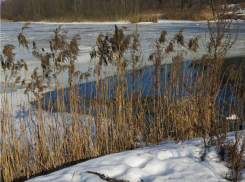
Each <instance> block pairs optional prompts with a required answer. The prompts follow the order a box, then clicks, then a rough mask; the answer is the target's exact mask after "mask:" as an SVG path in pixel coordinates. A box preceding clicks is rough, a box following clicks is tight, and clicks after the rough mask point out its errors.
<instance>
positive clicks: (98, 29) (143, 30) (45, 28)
mask: <svg viewBox="0 0 245 182" xmlns="http://www.w3.org/2000/svg"><path fill="white" fill-rule="evenodd" d="M24 23H25V22H1V50H2V48H3V46H4V45H6V44H13V45H15V46H16V50H15V53H16V56H15V58H16V60H19V59H25V61H26V62H27V65H28V67H29V73H30V74H29V76H30V75H31V73H32V71H33V70H34V69H35V68H36V67H37V66H39V67H40V62H39V61H38V60H36V59H34V58H33V56H32V54H31V51H32V42H33V41H35V42H36V45H37V48H38V49H39V50H41V49H42V48H44V49H45V50H46V51H49V40H50V39H51V37H52V36H53V35H54V32H53V31H54V30H55V29H56V28H57V27H58V26H59V25H62V30H68V38H69V39H71V37H72V36H74V35H75V34H79V35H80V36H81V38H82V40H81V41H79V44H80V47H79V48H80V55H79V56H78V61H77V62H76V69H77V70H80V71H87V69H88V67H89V62H90V54H89V53H90V51H91V49H92V46H94V45H95V44H96V39H97V36H98V35H99V34H100V33H103V34H106V33H107V32H109V33H113V31H114V29H115V28H114V25H115V24H117V25H118V27H119V28H124V32H125V34H129V33H132V32H133V31H135V30H136V26H137V29H138V32H139V33H140V39H141V49H142V57H143V58H144V62H145V64H147V65H151V64H152V63H150V62H149V61H148V56H149V54H150V53H152V52H153V51H154V48H155V40H156V39H157V38H159V36H160V33H161V31H162V30H166V31H167V32H168V34H167V38H168V39H171V38H172V37H173V36H174V34H175V33H176V32H178V31H179V29H180V28H185V30H184V36H185V40H186V41H188V40H189V39H190V38H192V37H195V36H197V35H200V36H201V40H200V41H199V44H200V47H201V48H200V49H199V52H198V53H197V54H196V55H191V54H190V55H187V57H186V58H185V59H187V60H190V59H191V58H193V57H194V56H196V57H200V56H201V55H202V54H204V53H205V52H206V50H205V49H204V48H203V46H202V45H203V42H205V34H206V33H207V32H208V28H207V22H205V21H181V20H180V21H173V20H159V23H144V22H143V23H139V24H137V25H136V24H131V23H129V22H81V23H80V22H73V23H56V22H32V23H31V25H30V28H29V29H25V30H24V35H25V36H26V38H27V40H28V42H29V47H30V48H29V51H26V50H25V51H23V48H22V47H19V43H18V41H17V35H18V34H19V33H20V32H21V28H22V26H23V24H24ZM125 27H126V28H125ZM236 28H237V23H236V22H234V23H232V25H231V34H232V35H233V36H234V35H235V33H236ZM239 28H240V33H239V37H238V39H237V41H236V43H235V45H234V46H233V47H232V49H231V50H230V51H229V52H228V53H227V57H233V56H244V55H245V53H244V43H245V23H244V22H240V25H239ZM180 49H181V48H180ZM167 62H168V63H171V62H172V59H171V56H170V57H169V58H168V60H167ZM38 71H39V72H40V73H41V69H40V70H38ZM21 74H22V76H23V75H24V72H22V73H21ZM0 75H1V78H0V81H2V82H3V78H4V73H3V71H2V70H1V74H0ZM65 80H68V78H65ZM60 81H61V80H60Z"/></svg>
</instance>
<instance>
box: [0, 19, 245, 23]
mask: <svg viewBox="0 0 245 182" xmlns="http://www.w3.org/2000/svg"><path fill="white" fill-rule="evenodd" d="M207 21H210V22H214V21H215V20H175V19H172V20H168V19H158V21H157V22H138V23H132V22H130V21H129V20H119V21H45V20H42V21H13V20H7V19H0V22H16V23H26V22H29V23H34V24H164V23H198V22H207ZM227 21H238V22H245V20H243V19H238V20H235V19H227Z"/></svg>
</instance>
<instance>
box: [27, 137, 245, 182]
mask: <svg viewBox="0 0 245 182" xmlns="http://www.w3.org/2000/svg"><path fill="white" fill-rule="evenodd" d="M234 138H235V133H234V132H233V133H229V136H228V140H234ZM202 149H203V140H202V139H201V138H196V139H190V140H187V141H185V142H179V143H177V142H173V141H166V142H163V143H161V144H160V145H157V146H150V147H144V148H139V149H136V150H132V151H126V152H121V153H116V154H110V155H107V156H103V157H99V158H96V159H92V160H89V161H86V162H83V163H80V164H77V165H74V166H72V167H69V168H65V169H62V170H60V171H57V172H54V173H51V174H48V175H45V176H40V177H36V178H33V179H30V180H28V182H32V181H33V182H38V181H40V182H41V181H50V182H51V181H52V182H53V181H59V182H66V181H67V182H68V181H69V182H70V181H83V182H95V181H98V182H99V181H101V182H102V181H104V180H102V179H101V178H100V177H99V176H98V174H93V173H88V171H90V172H95V173H100V174H104V175H106V176H108V177H110V178H116V179H118V180H120V179H121V180H125V181H130V182H142V181H143V182H163V181H188V182H191V181H193V182H196V181H203V182H204V181H208V182H211V181H213V182H217V181H220V182H221V181H227V180H226V179H225V177H226V174H227V173H228V171H229V169H228V168H227V167H226V162H223V161H221V160H220V158H219V155H218V153H217V151H216V150H215V148H214V147H213V148H210V150H209V152H208V154H207V156H206V157H205V160H204V161H201V159H200V153H201V151H202ZM242 177H243V179H245V169H243V171H242Z"/></svg>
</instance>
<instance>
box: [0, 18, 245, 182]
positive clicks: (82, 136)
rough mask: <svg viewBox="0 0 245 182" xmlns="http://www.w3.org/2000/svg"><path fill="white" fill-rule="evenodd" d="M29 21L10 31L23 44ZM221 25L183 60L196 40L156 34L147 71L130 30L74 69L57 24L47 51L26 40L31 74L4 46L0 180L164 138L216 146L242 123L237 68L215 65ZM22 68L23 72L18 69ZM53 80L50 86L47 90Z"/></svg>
mask: <svg viewBox="0 0 245 182" xmlns="http://www.w3.org/2000/svg"><path fill="white" fill-rule="evenodd" d="M29 26H30V25H29V24H26V25H25V26H24V27H23V29H22V32H21V33H20V34H19V35H18V40H19V43H20V46H23V50H26V49H28V48H29V47H30V45H29V43H28V41H27V40H26V38H25V32H24V30H25V28H28V27H29ZM229 31H230V22H227V21H223V20H217V21H216V22H215V23H214V24H210V23H209V38H207V39H206V41H204V45H205V47H206V49H207V52H206V54H205V55H203V56H202V58H201V59H200V60H198V61H197V60H195V58H194V57H193V60H192V62H191V63H190V64H187V62H185V55H186V54H187V53H193V54H194V53H195V52H196V51H197V50H198V49H199V42H200V37H193V38H191V39H190V40H185V38H184V29H180V31H179V32H178V33H176V34H175V36H174V37H173V38H172V39H169V40H167V39H166V35H167V32H166V31H162V33H161V35H160V37H159V38H158V39H157V40H156V42H155V49H154V51H153V52H152V54H151V55H150V56H149V61H151V62H152V65H153V67H152V69H153V71H152V72H151V73H150V74H147V72H146V70H147V68H146V67H145V66H144V64H143V58H142V55H141V49H140V47H141V46H140V36H139V33H138V32H137V30H136V31H135V32H132V33H131V34H127V35H126V34H124V32H123V30H122V29H120V28H118V27H117V26H115V31H114V33H113V34H105V35H103V34H100V35H99V36H98V38H97V41H96V46H95V47H94V49H93V51H91V54H90V55H91V64H90V65H92V66H91V67H90V68H89V69H88V71H87V72H80V71H79V70H76V69H75V65H74V64H75V62H76V60H77V56H78V54H79V48H78V40H80V36H79V35H74V36H73V38H72V39H71V40H68V38H67V36H66V32H64V31H63V32H62V30H61V26H60V27H58V28H57V29H56V30H55V31H54V36H53V37H52V39H51V40H50V50H49V51H48V52H45V51H39V50H38V49H37V47H36V43H35V42H33V48H32V50H31V51H32V53H33V57H34V59H37V60H39V61H40V65H41V66H40V67H39V68H36V69H35V70H34V71H33V72H32V73H29V71H28V67H27V65H26V63H25V59H24V58H23V60H21V61H17V60H15V59H14V53H13V50H14V49H15V47H14V46H13V45H6V46H4V48H3V51H2V55H1V69H2V70H3V71H4V72H5V78H4V79H5V86H4V88H5V89H4V90H5V92H4V93H3V94H2V108H1V111H0V114H1V127H0V128H1V129H0V131H1V132H0V142H1V143H0V145H1V150H0V161H1V169H0V171H1V180H2V181H7V182H8V181H23V180H25V179H28V178H31V177H34V176H37V175H41V174H45V173H48V172H52V171H54V170H57V169H61V168H64V167H66V166H69V165H72V164H76V163H78V162H81V161H83V160H87V159H90V158H94V157H97V156H101V155H106V154H110V153H114V152H120V151H125V150H131V149H135V148H137V147H140V146H142V145H152V144H158V143H159V142H162V141H164V140H185V139H189V138H194V137H203V138H204V144H205V150H206V148H208V147H209V146H211V145H217V146H219V147H220V148H222V146H223V141H224V140H225V136H226V133H227V132H228V131H231V130H233V131H234V130H238V129H240V128H239V127H240V126H241V123H242V121H244V120H245V118H244V106H245V105H244V103H245V97H244V95H245V94H244V77H243V74H244V67H242V66H240V67H236V66H234V65H233V66H230V67H229V69H228V70H226V71H224V70H222V65H223V62H224V59H225V55H226V52H227V51H228V50H229V48H230V47H232V45H233V44H234V43H235V40H236V38H237V35H236V36H234V37H232V36H231V34H230V32H229ZM179 46H182V47H184V50H181V51H180V50H179V49H178V47H179ZM23 54H24V51H23ZM126 55H130V58H128V56H126ZM169 55H172V61H173V64H172V66H170V67H169V65H167V63H166V59H167V57H168V56H169ZM243 61H244V60H243ZM243 65H244V64H243ZM183 68H188V69H183ZM23 69H24V72H25V75H28V74H29V75H31V77H30V78H29V77H28V76H25V77H24V78H22V77H21V76H20V75H19V73H20V70H23ZM38 69H41V70H42V74H40V73H38ZM128 69H130V70H131V71H130V72H129V71H128ZM65 70H68V74H69V81H68V85H67V86H66V85H65V84H64V83H63V82H60V81H59V79H58V76H59V75H62V74H63V73H64V72H65ZM183 70H184V71H183ZM8 73H10V75H9V74H8ZM27 73H28V74H27ZM52 81H54V82H55V85H56V86H55V89H54V91H53V92H52V88H51V82H52ZM89 81H93V82H92V83H91V82H89ZM7 83H8V84H10V83H12V87H13V88H14V87H15V86H16V85H17V84H21V85H22V86H23V88H25V91H24V93H25V95H26V97H27V105H26V106H25V107H26V108H23V107H16V106H14V105H13V102H14V100H13V99H14V98H11V96H10V94H8V93H7V92H6V90H7V87H8V86H9V85H7ZM81 84H85V87H83V88H84V89H80V88H81V87H80V86H81ZM60 87H62V88H61V89H60ZM227 90H230V91H231V93H232V94H231V95H230V97H229V99H227V98H226V96H225V94H224V93H226V92H227ZM45 92H47V93H46V94H43V93H45ZM48 95H49V96H48ZM12 97H14V95H13V96H12ZM33 99H34V100H35V102H31V100H33ZM44 108H45V110H44ZM16 113H18V114H16ZM231 114H236V115H237V118H236V119H234V120H232V122H231V120H227V119H226V117H227V116H229V115H231ZM207 136H209V137H207ZM230 148H231V147H230ZM205 150H204V152H203V154H202V157H203V156H204V155H205ZM241 152H242V153H243V151H241ZM238 153H239V152H238ZM239 169H240V168H239ZM233 174H236V173H233Z"/></svg>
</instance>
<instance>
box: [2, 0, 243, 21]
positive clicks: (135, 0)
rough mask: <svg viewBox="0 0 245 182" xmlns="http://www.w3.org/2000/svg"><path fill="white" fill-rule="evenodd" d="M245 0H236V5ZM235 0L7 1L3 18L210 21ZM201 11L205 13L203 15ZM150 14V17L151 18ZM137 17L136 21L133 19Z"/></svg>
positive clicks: (3, 9)
mask: <svg viewBox="0 0 245 182" xmlns="http://www.w3.org/2000/svg"><path fill="white" fill-rule="evenodd" d="M239 2H243V0H236V3H239ZM229 3H234V0H215V1H210V0H147V1H143V0H124V1H121V0H107V1H105V0H52V1H49V0H6V1H2V2H1V16H2V18H5V19H9V20H13V21H43V20H45V21H59V22H64V21H66V22H72V21H73V22H74V21H118V20H131V19H133V20H132V22H139V21H145V19H146V21H153V22H156V17H154V18H153V17H152V18H153V19H151V20H149V17H148V16H149V13H146V12H152V13H150V17H151V16H154V14H156V13H158V12H161V13H163V14H164V15H163V18H166V19H175V20H180V19H183V20H209V19H210V11H211V15H212V17H213V12H212V10H213V11H214V12H215V11H217V9H219V6H220V5H221V4H229ZM200 12H201V13H200ZM147 14H148V15H147ZM138 16H139V17H138ZM132 17H133V18H132Z"/></svg>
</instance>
